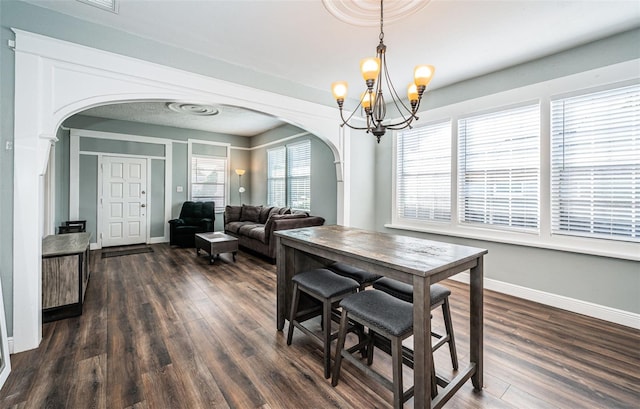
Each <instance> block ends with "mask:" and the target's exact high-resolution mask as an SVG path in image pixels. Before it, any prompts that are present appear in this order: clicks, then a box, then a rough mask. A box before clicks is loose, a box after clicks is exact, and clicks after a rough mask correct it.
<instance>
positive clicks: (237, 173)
mask: <svg viewBox="0 0 640 409" xmlns="http://www.w3.org/2000/svg"><path fill="white" fill-rule="evenodd" d="M245 172H246V170H244V169H236V175H238V186H240V187H239V188H238V195H239V196H240V204H241V205H242V194H243V193H244V192H245V191H246V190H245V188H244V187H242V175H244V173H245Z"/></svg>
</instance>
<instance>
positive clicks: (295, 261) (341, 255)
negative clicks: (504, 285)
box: [275, 226, 487, 408]
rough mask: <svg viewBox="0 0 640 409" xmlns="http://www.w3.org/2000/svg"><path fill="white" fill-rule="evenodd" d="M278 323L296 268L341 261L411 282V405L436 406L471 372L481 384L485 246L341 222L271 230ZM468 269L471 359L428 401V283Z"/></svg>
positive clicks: (279, 325) (282, 319) (279, 324)
mask: <svg viewBox="0 0 640 409" xmlns="http://www.w3.org/2000/svg"><path fill="white" fill-rule="evenodd" d="M275 236H276V237H277V239H278V240H279V243H278V255H277V268H278V273H277V274H278V276H277V287H278V289H277V329H278V330H279V331H282V329H283V328H284V322H285V318H286V316H287V312H288V311H289V303H290V300H291V293H292V285H291V278H292V277H293V275H295V274H296V273H298V272H302V271H304V270H308V269H311V268H317V267H321V266H324V265H327V264H329V263H330V262H331V261H341V262H344V263H348V264H351V265H353V266H355V267H360V268H363V269H365V270H368V271H370V272H372V273H376V274H380V275H383V276H387V277H391V278H394V279H396V280H400V281H403V282H405V283H409V284H412V285H413V295H414V303H413V325H414V328H413V331H414V332H413V333H414V336H413V337H414V341H413V342H414V373H413V376H414V387H415V389H414V407H416V408H440V407H442V406H443V405H444V404H445V402H447V401H448V400H449V398H451V396H453V394H454V393H455V392H456V391H457V390H458V389H460V387H461V386H462V385H463V384H464V383H465V382H466V381H467V380H469V378H471V381H472V382H473V386H474V388H475V389H476V390H480V389H482V383H483V379H482V348H483V328H482V325H483V324H482V321H483V305H482V303H483V295H482V291H483V284H482V281H483V270H482V262H483V256H484V254H486V253H487V250H484V249H479V248H473V247H467V246H460V245H456V244H450V243H442V242H437V241H430V240H424V239H418V238H413V237H407V236H398V235H392V234H385V233H379V232H373V231H367V230H361V229H355V228H350V227H344V226H317V227H307V228H302V229H293V230H281V231H277V232H275ZM466 270H470V276H471V282H470V285H471V289H470V297H469V298H470V301H469V302H470V311H471V314H470V315H471V316H470V357H469V360H470V363H469V366H468V367H467V368H461V369H460V370H459V371H458V374H457V376H456V377H455V378H454V379H452V380H451V381H450V382H449V385H448V386H447V387H446V388H444V389H443V390H440V391H439V392H438V395H437V396H436V398H435V399H434V400H433V401H431V371H430V368H431V353H430V351H431V336H430V335H429V334H431V319H430V305H431V300H430V291H429V287H430V285H431V284H433V283H436V282H438V281H441V280H443V279H445V278H447V277H451V276H452V275H455V274H457V273H460V272H463V271H466Z"/></svg>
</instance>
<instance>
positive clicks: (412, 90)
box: [407, 82, 420, 103]
mask: <svg viewBox="0 0 640 409" xmlns="http://www.w3.org/2000/svg"><path fill="white" fill-rule="evenodd" d="M407 97H408V98H409V102H411V103H414V102H418V99H419V98H420V95H419V94H418V86H417V85H416V84H415V82H413V83H411V84H409V87H408V88H407Z"/></svg>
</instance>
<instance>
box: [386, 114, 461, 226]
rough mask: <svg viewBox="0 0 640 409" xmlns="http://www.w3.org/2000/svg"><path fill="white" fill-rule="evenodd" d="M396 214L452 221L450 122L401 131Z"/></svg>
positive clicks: (398, 142)
mask: <svg viewBox="0 0 640 409" xmlns="http://www.w3.org/2000/svg"><path fill="white" fill-rule="evenodd" d="M396 180H397V184H396V212H397V213H396V215H397V217H398V218H399V219H409V220H424V221H449V220H451V121H445V122H439V123H435V124H431V125H426V126H423V127H420V128H414V129H411V130H408V131H403V132H399V133H398V141H397V155H396Z"/></svg>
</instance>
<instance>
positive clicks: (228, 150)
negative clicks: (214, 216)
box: [187, 139, 231, 214]
mask: <svg viewBox="0 0 640 409" xmlns="http://www.w3.org/2000/svg"><path fill="white" fill-rule="evenodd" d="M194 143H196V144H198V145H213V146H223V147H225V148H226V156H225V157H223V156H212V157H213V158H220V159H224V160H226V161H227V168H226V169H225V181H224V184H225V198H226V200H227V203H225V205H227V204H229V198H230V196H229V194H230V193H231V190H230V189H231V187H230V184H231V179H230V175H231V170H230V168H229V167H230V166H231V160H230V158H231V144H228V143H221V142H211V141H203V140H200V139H188V140H187V182H188V183H187V197H188V198H189V200H191V161H192V159H193V144H194ZM196 156H197V154H196ZM216 207H219V206H216ZM222 207H224V206H222ZM216 213H218V214H220V213H221V212H216Z"/></svg>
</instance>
